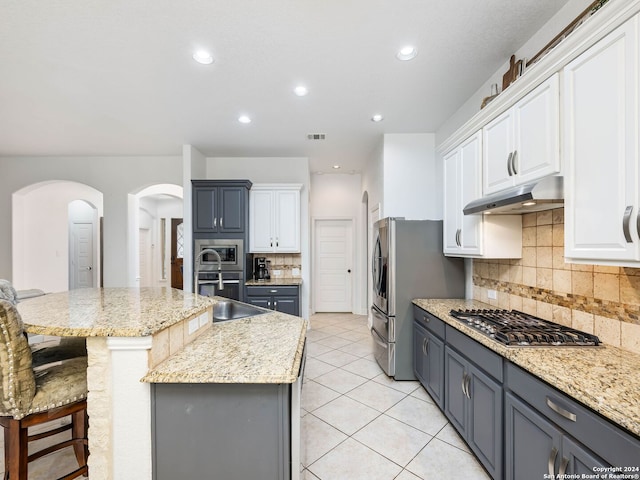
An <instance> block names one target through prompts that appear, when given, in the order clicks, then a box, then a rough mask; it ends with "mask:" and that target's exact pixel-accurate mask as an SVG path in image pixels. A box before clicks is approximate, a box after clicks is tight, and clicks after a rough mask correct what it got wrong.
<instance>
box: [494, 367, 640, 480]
mask: <svg viewBox="0 0 640 480" xmlns="http://www.w3.org/2000/svg"><path fill="white" fill-rule="evenodd" d="M505 388H506V390H507V392H506V394H505V412H506V415H505V457H506V458H505V466H506V467H505V468H506V473H505V478H506V479H508V480H516V479H517V480H520V479H523V480H528V479H532V480H533V479H540V478H542V476H543V475H545V474H548V475H555V478H558V475H561V474H566V475H581V474H583V473H584V474H590V475H593V474H594V468H595V467H638V466H640V441H638V440H637V439H636V438H634V437H632V436H631V435H629V434H628V433H626V432H625V431H623V430H622V429H620V428H618V427H617V426H615V425H614V424H612V423H611V422H609V421H607V420H605V419H603V418H602V417H600V416H599V415H598V414H596V413H595V412H593V411H591V410H590V409H588V408H586V407H584V406H582V405H581V404H579V403H578V402H576V401H575V400H573V399H572V398H570V397H568V396H566V395H564V394H563V393H562V392H559V391H558V390H556V389H555V388H553V387H551V386H550V385H548V384H546V383H545V382H543V381H541V380H539V379H538V378H536V377H534V376H533V375H531V374H529V373H527V372H526V371H524V370H523V369H521V368H520V367H517V366H515V365H513V364H512V363H508V364H507V365H506V381H505ZM550 478H553V477H550Z"/></svg>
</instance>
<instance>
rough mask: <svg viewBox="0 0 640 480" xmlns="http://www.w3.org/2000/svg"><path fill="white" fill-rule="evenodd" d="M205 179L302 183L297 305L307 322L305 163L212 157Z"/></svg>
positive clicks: (308, 262) (308, 268)
mask: <svg viewBox="0 0 640 480" xmlns="http://www.w3.org/2000/svg"><path fill="white" fill-rule="evenodd" d="M206 178H209V179H216V180H226V179H240V180H244V179H248V180H251V181H252V182H253V183H301V184H302V185H303V186H302V191H301V192H300V229H301V232H300V246H301V248H300V250H301V252H300V257H301V260H302V286H301V288H300V303H301V311H302V316H303V317H304V318H309V304H310V290H309V285H310V281H311V276H310V273H311V247H310V238H309V235H310V232H309V231H310V221H309V189H310V184H311V178H310V172H309V161H308V159H307V158H302V157H251V158H230V157H211V158H207V170H206ZM185 258H186V257H185ZM185 263H186V260H185Z"/></svg>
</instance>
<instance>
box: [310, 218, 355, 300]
mask: <svg viewBox="0 0 640 480" xmlns="http://www.w3.org/2000/svg"><path fill="white" fill-rule="evenodd" d="M314 252H315V254H314V256H315V266H316V268H315V282H314V285H315V288H314V298H315V311H316V312H351V311H352V310H353V299H352V291H353V287H352V282H353V278H354V273H353V264H354V263H353V222H352V221H351V220H317V221H316V229H315V248H314Z"/></svg>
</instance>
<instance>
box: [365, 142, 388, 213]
mask: <svg viewBox="0 0 640 480" xmlns="http://www.w3.org/2000/svg"><path fill="white" fill-rule="evenodd" d="M383 147H384V136H382V135H381V136H380V142H379V143H378V145H377V147H376V148H375V150H374V151H373V152H371V155H370V158H369V161H368V162H367V164H366V165H365V168H364V171H363V172H362V193H364V192H366V193H367V195H368V197H369V209H372V208H374V207H375V206H376V205H380V215H381V216H382V217H383V216H384V208H383V200H384V181H383V177H384V158H383V156H384V148H383Z"/></svg>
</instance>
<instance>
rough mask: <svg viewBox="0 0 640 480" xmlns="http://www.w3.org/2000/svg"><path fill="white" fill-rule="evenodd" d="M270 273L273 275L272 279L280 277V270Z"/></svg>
mask: <svg viewBox="0 0 640 480" xmlns="http://www.w3.org/2000/svg"><path fill="white" fill-rule="evenodd" d="M271 273H273V276H274V277H279V276H280V275H282V270H273V271H272V272H271Z"/></svg>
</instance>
